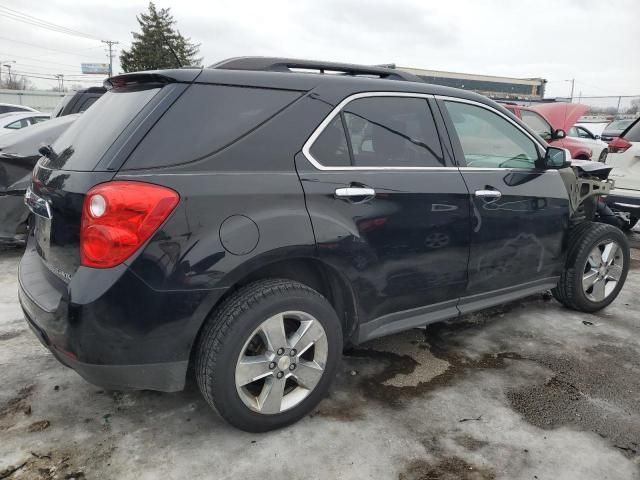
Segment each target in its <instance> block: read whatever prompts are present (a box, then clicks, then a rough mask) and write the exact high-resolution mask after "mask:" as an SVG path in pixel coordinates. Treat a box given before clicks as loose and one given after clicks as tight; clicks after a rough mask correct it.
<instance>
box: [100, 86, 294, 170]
mask: <svg viewBox="0 0 640 480" xmlns="http://www.w3.org/2000/svg"><path fill="white" fill-rule="evenodd" d="M301 95H302V92H297V91H290V90H274V89H266V88H247V87H232V86H222V85H203V84H195V85H192V86H191V87H189V89H188V90H187V91H186V92H185V93H184V94H183V95H182V96H181V97H180V98H179V99H178V100H177V101H176V102H175V103H174V104H173V105H172V106H171V107H170V108H169V110H168V111H167V112H166V113H165V114H164V115H163V116H162V118H161V119H160V120H159V121H158V123H156V125H155V126H154V127H153V129H152V130H151V131H150V132H149V133H148V134H147V136H146V137H145V138H144V140H143V141H142V142H141V143H140V145H139V146H138V147H137V148H136V150H135V151H134V152H133V153H132V154H131V156H130V157H129V159H128V160H127V163H126V164H125V167H124V168H126V169H140V168H151V167H164V166H167V165H177V164H181V163H187V162H191V161H194V160H198V159H201V158H203V157H206V156H208V155H211V154H213V153H215V152H217V151H219V150H221V149H222V148H224V147H226V146H228V145H230V144H232V143H233V142H235V141H236V140H238V139H239V138H240V137H242V136H244V135H246V134H247V133H249V132H250V131H252V130H254V129H255V128H257V127H259V126H260V125H262V124H263V123H264V122H266V121H267V120H269V119H270V118H271V117H272V116H274V115H275V114H276V113H278V112H279V111H280V110H282V109H283V108H284V107H286V106H287V105H289V104H290V103H291V102H293V101H294V100H295V99H297V98H299V97H300V96H301ZM96 105H97V104H96ZM94 108H95V106H94V107H92V108H91V109H90V110H89V112H91V111H92V110H93V109H94Z"/></svg>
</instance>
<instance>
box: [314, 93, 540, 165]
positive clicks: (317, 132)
mask: <svg viewBox="0 0 640 480" xmlns="http://www.w3.org/2000/svg"><path fill="white" fill-rule="evenodd" d="M369 97H405V98H423V99H430V98H431V99H439V100H445V101H454V102H460V103H468V104H470V105H476V106H478V107H481V108H485V109H487V110H489V111H491V112H493V113H496V114H497V115H499V116H501V117H502V118H504V119H505V120H507V121H508V122H509V123H511V124H512V125H514V126H515V127H517V128H518V129H519V130H520V131H521V132H522V133H524V134H525V135H526V136H527V137H529V138H530V139H531V140H532V141H533V142H534V144H535V145H537V146H539V147H540V148H541V149H542V151H544V150H545V147H544V146H543V145H542V144H541V143H540V142H538V140H536V139H535V138H534V137H533V136H531V134H529V132H527V131H526V130H525V129H523V128H522V127H521V126H520V125H518V124H517V123H515V122H514V121H513V120H512V119H511V118H509V117H508V116H506V115H505V114H504V113H502V112H500V111H498V110H496V109H495V108H493V107H491V106H489V105H485V104H484V103H481V102H476V101H474V100H467V99H464V98H457V97H447V96H442V95H432V94H428V93H411V92H363V93H354V94H353V95H350V96H348V97H346V98H345V99H343V100H342V101H341V102H340V103H338V105H336V106H335V107H334V108H333V109H332V110H331V111H330V112H329V114H328V115H327V116H326V117H325V118H324V120H322V122H320V125H318V126H317V127H316V129H315V130H314V131H313V133H312V134H311V136H310V137H309V138H308V139H307V141H306V142H305V143H304V145H303V146H302V154H303V155H304V156H305V157H306V159H307V160H308V161H309V163H311V165H313V166H314V167H315V168H316V169H318V170H321V171H329V172H340V171H449V170H460V171H465V170H469V171H493V170H501V171H507V170H508V171H525V172H526V171H530V170H531V169H527V168H509V167H466V166H465V167H445V166H442V167H418V166H416V167H392V166H389V167H341V166H329V167H328V166H326V165H323V164H321V163H320V162H319V161H318V160H316V159H315V158H314V157H313V155H311V146H312V145H313V143H314V142H315V141H316V140H317V138H318V137H319V136H320V135H321V134H322V132H323V131H324V129H325V128H326V127H327V125H329V123H331V121H332V120H333V119H334V118H335V116H336V115H338V114H339V113H340V111H341V110H342V109H343V108H344V107H345V106H346V105H348V104H349V103H351V102H352V101H354V100H358V99H360V98H369ZM346 133H347V132H345V134H346Z"/></svg>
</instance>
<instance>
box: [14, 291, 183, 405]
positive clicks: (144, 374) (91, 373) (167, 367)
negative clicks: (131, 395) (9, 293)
mask: <svg viewBox="0 0 640 480" xmlns="http://www.w3.org/2000/svg"><path fill="white" fill-rule="evenodd" d="M19 296H20V304H21V305H22V310H23V312H24V316H25V319H26V321H27V324H28V325H29V327H30V328H31V330H32V331H33V333H34V334H35V336H36V337H38V340H40V343H42V345H44V346H45V347H46V348H47V349H48V350H49V351H50V352H51V353H52V354H53V356H54V357H55V358H56V359H57V360H58V361H59V362H60V363H62V364H63V365H65V366H67V367H69V368H71V369H73V370H75V371H76V372H77V373H78V374H79V375H80V376H81V377H82V378H84V379H85V380H86V381H87V382H89V383H92V384H94V385H98V386H100V387H102V388H107V389H110V390H158V391H161V392H177V391H180V390H182V389H183V388H184V383H185V375H186V371H187V367H188V363H189V362H188V361H186V360H185V361H180V362H167V363H156V364H143V365H96V364H90V363H84V362H81V361H79V360H78V359H77V358H75V356H74V355H73V354H72V353H71V352H65V351H63V350H62V349H60V348H59V347H57V346H55V345H53V344H52V343H51V341H50V340H49V338H48V337H47V334H46V333H45V331H44V330H42V329H41V328H40V327H39V326H38V325H37V324H36V322H35V321H34V317H35V316H37V315H46V314H47V312H45V311H44V310H42V309H40V308H39V307H38V306H37V305H35V304H34V302H33V301H32V300H30V299H29V298H28V296H27V295H26V293H25V292H24V290H23V289H22V287H20V291H19ZM38 310H39V311H38ZM34 311H38V313H36V314H35V315H34Z"/></svg>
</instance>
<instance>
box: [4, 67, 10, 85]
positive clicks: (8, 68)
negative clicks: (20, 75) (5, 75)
mask: <svg viewBox="0 0 640 480" xmlns="http://www.w3.org/2000/svg"><path fill="white" fill-rule="evenodd" d="M4 66H5V67H7V70H9V86H11V64H10V63H5V65H4Z"/></svg>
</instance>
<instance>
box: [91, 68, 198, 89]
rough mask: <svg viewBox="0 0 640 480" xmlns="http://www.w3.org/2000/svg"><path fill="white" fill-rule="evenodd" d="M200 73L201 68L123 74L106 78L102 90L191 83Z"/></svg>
mask: <svg viewBox="0 0 640 480" xmlns="http://www.w3.org/2000/svg"><path fill="white" fill-rule="evenodd" d="M201 72H202V69H201V68H184V69H173V70H150V71H147V72H133V73H123V74H121V75H116V76H113V77H110V78H107V79H106V80H105V81H104V84H103V85H104V88H106V89H107V90H111V89H113V88H123V87H131V86H135V85H143V84H157V85H165V84H167V83H191V82H193V81H194V80H195V79H196V78H198V75H200V73H201Z"/></svg>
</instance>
